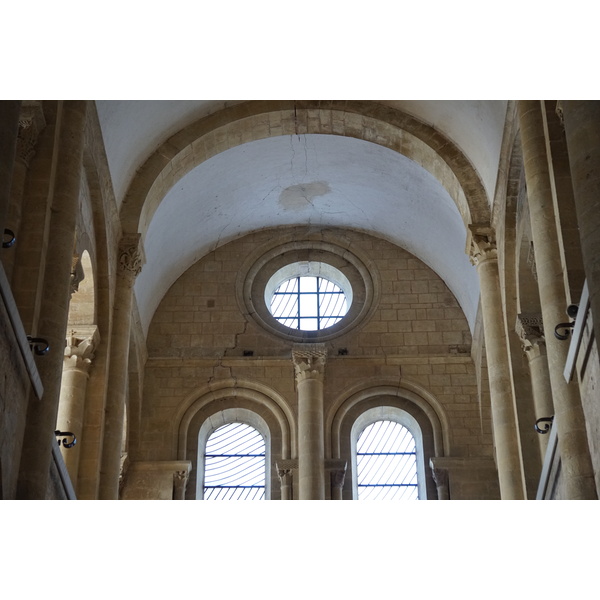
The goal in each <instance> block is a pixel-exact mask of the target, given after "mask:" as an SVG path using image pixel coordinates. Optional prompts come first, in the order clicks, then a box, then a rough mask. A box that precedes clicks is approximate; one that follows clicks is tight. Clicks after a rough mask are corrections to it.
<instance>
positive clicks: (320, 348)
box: [292, 344, 327, 500]
mask: <svg viewBox="0 0 600 600" xmlns="http://www.w3.org/2000/svg"><path fill="white" fill-rule="evenodd" d="M326 357H327V351H326V350H325V346H324V345H323V344H296V345H294V349H293V350H292V360H293V362H294V368H295V370H296V384H297V389H298V496H299V499H300V500H324V499H325V441H324V426H323V376H324V373H325V360H326Z"/></svg>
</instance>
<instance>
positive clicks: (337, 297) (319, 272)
mask: <svg viewBox="0 0 600 600" xmlns="http://www.w3.org/2000/svg"><path fill="white" fill-rule="evenodd" d="M265 301H266V304H267V306H268V307H269V311H270V313H271V315H272V316H273V317H274V318H275V319H276V320H277V321H278V322H279V323H281V324H282V325H285V326H286V327H289V328H290V329H297V330H301V331H321V330H323V329H327V328H328V327H331V326H332V325H335V324H336V323H338V322H339V321H341V320H342V319H343V317H344V316H345V315H346V313H347V312H348V309H349V307H350V304H351V303H352V288H351V286H350V282H349V281H348V279H347V278H346V277H345V275H344V274H343V273H342V272H341V271H340V270H339V269H336V268H335V267H332V266H331V265H327V264H325V263H320V262H298V263H293V264H291V265H287V266H286V267H284V268H283V269H280V270H279V271H277V273H275V274H274V275H273V277H271V279H270V281H269V283H268V284H267V288H266V290H265Z"/></svg>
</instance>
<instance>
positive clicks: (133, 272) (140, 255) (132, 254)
mask: <svg viewBox="0 0 600 600" xmlns="http://www.w3.org/2000/svg"><path fill="white" fill-rule="evenodd" d="M143 262H144V251H143V248H142V240H141V235H140V234H139V233H135V234H131V235H124V236H123V237H122V238H121V241H120V242H119V269H120V270H121V272H122V273H123V274H125V275H127V276H130V277H131V278H132V279H135V277H137V276H138V275H139V274H140V271H141V270H142V264H143Z"/></svg>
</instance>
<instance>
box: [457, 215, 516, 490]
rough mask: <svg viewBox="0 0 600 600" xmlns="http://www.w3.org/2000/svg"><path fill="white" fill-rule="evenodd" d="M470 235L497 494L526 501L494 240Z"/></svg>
mask: <svg viewBox="0 0 600 600" xmlns="http://www.w3.org/2000/svg"><path fill="white" fill-rule="evenodd" d="M469 233H470V255H471V262H472V263H473V264H475V265H476V266H477V272H478V274H479V281H480V287H481V312H482V317H483V328H484V335H485V349H486V354H487V364H488V374H489V383H490V400H491V408H492V427H493V431H494V443H495V446H496V461H497V465H498V478H499V481H500V493H501V496H502V498H503V499H512V500H520V499H524V498H525V479H524V474H523V463H522V458H521V445H520V440H519V433H518V432H519V427H518V421H517V411H516V406H515V399H514V391H513V384H512V372H511V368H510V361H509V352H508V340H507V336H506V327H505V324H504V317H503V311H502V295H501V293H500V278H499V274H498V252H497V248H496V241H495V237H494V233H493V230H492V229H491V228H490V227H488V226H474V225H471V226H470V232H469Z"/></svg>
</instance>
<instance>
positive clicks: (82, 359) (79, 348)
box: [63, 325, 100, 372]
mask: <svg viewBox="0 0 600 600" xmlns="http://www.w3.org/2000/svg"><path fill="white" fill-rule="evenodd" d="M99 341H100V334H99V333H98V327H96V326H95V325H94V326H92V327H80V328H78V329H77V330H74V329H72V330H70V331H69V335H68V336H67V340H66V346H65V352H64V367H63V368H67V369H81V370H83V371H86V372H87V371H88V370H89V368H90V365H91V364H92V360H93V358H94V352H95V350H96V347H97V346H98V342H99Z"/></svg>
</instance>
